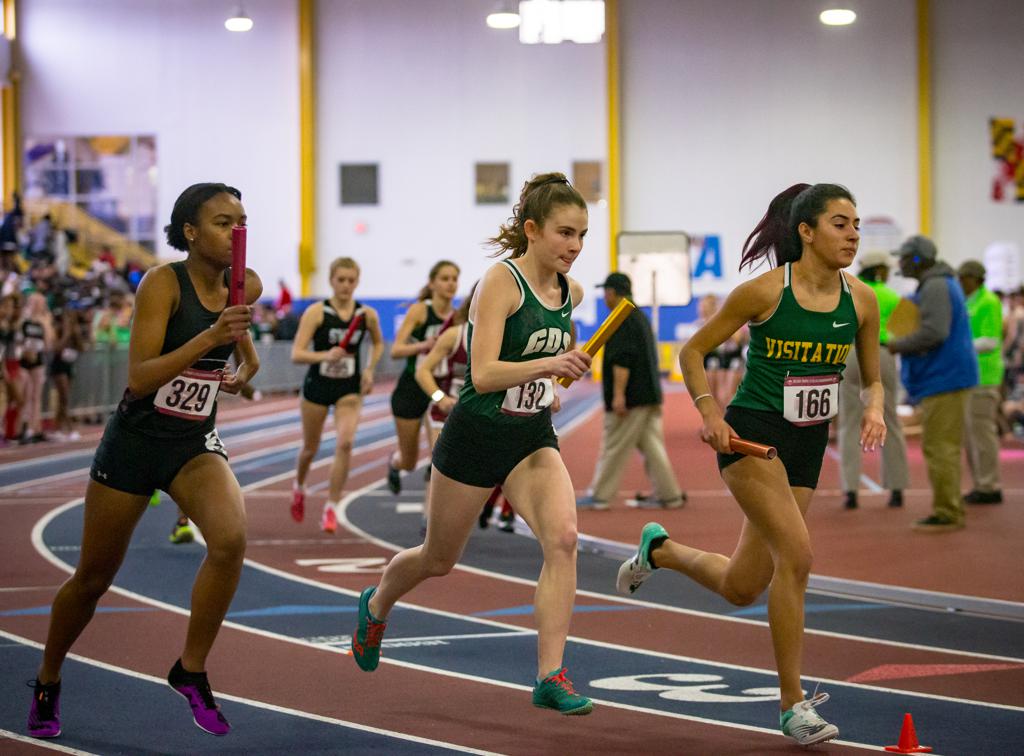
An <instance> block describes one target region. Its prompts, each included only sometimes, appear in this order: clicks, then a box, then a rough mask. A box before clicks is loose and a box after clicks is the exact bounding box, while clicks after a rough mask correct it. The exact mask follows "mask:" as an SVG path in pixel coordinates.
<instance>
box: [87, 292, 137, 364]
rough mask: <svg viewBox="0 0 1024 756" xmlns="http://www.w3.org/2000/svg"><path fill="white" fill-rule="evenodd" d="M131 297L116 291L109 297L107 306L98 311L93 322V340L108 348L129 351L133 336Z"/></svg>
mask: <svg viewBox="0 0 1024 756" xmlns="http://www.w3.org/2000/svg"><path fill="white" fill-rule="evenodd" d="M131 299H132V298H131V295H130V294H126V293H125V292H123V291H121V290H118V289H115V290H113V291H111V292H110V294H109V296H108V297H107V306H106V307H105V308H103V309H102V310H98V311H97V312H96V314H95V316H94V317H93V321H92V340H93V342H94V343H95V344H97V345H106V346H107V347H108V348H111V349H113V348H118V349H127V348H128V340H129V338H130V336H131V325H132V301H131Z"/></svg>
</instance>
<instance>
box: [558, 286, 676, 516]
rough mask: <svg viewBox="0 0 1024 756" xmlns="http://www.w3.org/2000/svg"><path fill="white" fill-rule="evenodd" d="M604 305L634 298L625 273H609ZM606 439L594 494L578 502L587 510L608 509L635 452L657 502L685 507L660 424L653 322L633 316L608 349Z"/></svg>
mask: <svg viewBox="0 0 1024 756" xmlns="http://www.w3.org/2000/svg"><path fill="white" fill-rule="evenodd" d="M600 286H601V287H603V288H604V302H605V304H606V305H607V306H608V309H609V310H613V309H615V307H617V306H618V304H619V302H621V301H622V300H623V299H628V298H630V297H632V296H633V283H632V281H630V279H629V276H627V275H626V274H625V273H609V274H608V277H607V278H606V279H605V281H604V283H602V284H600ZM602 382H603V384H604V408H605V415H604V437H603V439H602V443H601V454H600V457H599V458H598V461H597V469H596V470H595V471H594V479H593V480H592V481H591V483H590V494H589V495H588V496H586V497H584V498H581V499H579V500H577V502H576V506H577V507H580V508H584V509H607V508H608V506H609V502H610V501H611V500H612V499H614V498H615V495H616V493H617V492H618V490H619V481H620V480H621V479H622V473H623V471H624V470H625V467H626V463H627V462H628V461H629V457H630V453H631V452H632V451H633V450H634V449H637V450H639V451H640V453H641V454H642V455H643V458H644V467H645V468H646V470H647V474H648V475H649V476H650V477H651V481H652V483H653V484H654V501H655V502H656V503H657V505H658V506H660V507H663V508H665V509H677V508H679V507H681V506H683V503H684V502H685V500H686V495H685V494H684V493H683V492H682V490H681V489H680V488H679V482H678V481H677V480H676V476H675V473H674V472H673V471H672V465H671V464H670V463H669V461H668V454H667V453H666V452H665V431H664V429H663V427H662V423H661V404H662V401H663V399H662V393H661V376H660V373H659V371H658V354H657V347H656V346H655V343H654V332H653V331H652V329H651V322H650V321H649V320H648V319H647V316H646V315H644V313H643V312H642V311H641V310H640V309H639V308H637V309H635V310H633V311H632V312H631V313H630V314H629V317H627V318H626V319H625V320H624V321H623V323H622V325H621V326H619V329H618V330H617V331H616V332H615V333H614V334H612V337H611V338H610V339H608V343H607V344H605V347H604V363H603V368H602Z"/></svg>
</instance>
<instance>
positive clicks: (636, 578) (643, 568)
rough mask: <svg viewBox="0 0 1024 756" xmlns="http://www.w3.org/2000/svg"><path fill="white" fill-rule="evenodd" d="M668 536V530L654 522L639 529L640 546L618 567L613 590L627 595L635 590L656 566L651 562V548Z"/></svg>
mask: <svg viewBox="0 0 1024 756" xmlns="http://www.w3.org/2000/svg"><path fill="white" fill-rule="evenodd" d="M666 538H668V531H667V530H665V528H664V527H662V526H661V525H659V524H658V523H656V522H649V523H647V524H646V525H644V529H643V530H641V531H640V546H639V547H638V548H637V550H636V554H634V555H633V557H632V558H631V559H627V560H626V561H625V562H623V563H622V566H621V567H619V575H618V577H617V578H616V579H615V590H617V591H618V592H619V593H621V594H623V595H625V596H628V595H629V594H631V593H634V592H636V589H637V588H639V587H640V586H641V585H642V584H643V582H644V581H645V580H646V579H647V578H649V577H650V576H651V575H652V574H653V573H654V570H656V569H657V568H656V567H655V566H654V565H653V564H651V549H653V548H654V547H655V546H656V545H657V543H655V542H656V541H658V542H660V541H664V540H665V539H666Z"/></svg>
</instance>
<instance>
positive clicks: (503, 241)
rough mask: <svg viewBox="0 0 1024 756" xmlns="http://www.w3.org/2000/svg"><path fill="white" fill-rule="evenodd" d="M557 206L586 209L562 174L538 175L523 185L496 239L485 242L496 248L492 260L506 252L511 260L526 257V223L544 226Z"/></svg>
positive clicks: (580, 196)
mask: <svg viewBox="0 0 1024 756" xmlns="http://www.w3.org/2000/svg"><path fill="white" fill-rule="evenodd" d="M560 205H575V206H576V207H581V208H583V209H584V210H586V209H587V202H586V200H584V199H583V195H581V194H580V193H579V192H578V191H576V190H575V189H574V188H573V186H572V184H570V183H569V179H567V178H566V177H565V174H564V173H538V174H537V175H536V176H534V177H533V178H531V179H530V180H529V181H527V182H526V183H525V184H523V191H522V192H520V194H519V203H518V204H517V205H516V206H515V207H514V208H512V217H511V218H509V219H508V221H507V222H506V223H505V224H504V225H503V226H502V227H501V228H500V229H499V230H498V235H497V236H495V237H493V238H491V239H488V240H487V243H488V244H489V245H490V246H492V247H497V248H498V251H497V252H495V253H494V254H493V255H492V257H497V256H498V255H501V254H504V253H505V252H511V253H512V254H511V255H509V257H510V258H515V257H522V256H523V255H525V254H526V248H527V246H528V244H529V240H528V239H527V238H526V232H525V231H524V230H523V226H524V225H525V224H526V221H528V220H532V221H533V222H534V223H536V224H537V225H538V226H540V227H543V226H544V221H546V220H547V219H548V216H549V215H551V211H552V210H553V209H554V208H556V207H558V206H560Z"/></svg>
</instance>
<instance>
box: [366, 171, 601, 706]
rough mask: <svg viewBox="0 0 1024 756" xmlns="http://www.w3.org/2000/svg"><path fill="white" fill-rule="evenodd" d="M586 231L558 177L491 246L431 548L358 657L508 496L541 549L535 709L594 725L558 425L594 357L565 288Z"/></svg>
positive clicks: (583, 213) (577, 201)
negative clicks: (558, 387) (560, 403)
mask: <svg viewBox="0 0 1024 756" xmlns="http://www.w3.org/2000/svg"><path fill="white" fill-rule="evenodd" d="M586 232H587V206H586V202H585V201H584V200H583V198H582V197H581V196H580V194H579V193H578V192H577V191H576V190H575V189H573V188H572V187H571V186H570V185H569V183H568V182H567V181H566V179H565V176H563V175H562V174H560V173H549V174H543V175H539V176H535V177H534V178H533V179H532V180H530V181H529V182H527V184H526V186H525V187H524V188H523V191H522V194H521V195H520V198H519V204H518V205H517V206H516V207H515V209H514V211H513V216H512V218H511V219H510V220H509V222H508V224H507V225H505V226H503V227H502V229H501V231H500V232H499V234H498V236H497V237H495V238H494V239H493V240H492V242H493V243H494V245H495V246H497V247H499V248H500V249H501V250H504V251H508V252H511V253H512V254H511V256H510V257H509V258H508V259H506V260H503V261H502V262H500V263H498V264H497V265H494V266H493V267H491V268H490V270H488V271H487V273H486V274H485V275H484V277H483V279H482V280H481V282H480V285H479V286H478V287H477V292H476V294H475V296H474V297H473V300H472V303H471V305H470V313H469V324H470V334H469V338H470V356H469V363H468V365H467V370H466V382H465V385H464V386H463V388H462V391H461V392H460V394H459V401H458V402H457V403H456V404H455V406H454V407H453V409H452V412H451V414H450V415H449V417H448V420H447V421H446V422H445V425H444V429H443V430H442V431H441V436H440V438H438V441H437V444H436V446H435V448H434V456H433V473H432V474H431V479H430V492H429V495H428V499H429V500H430V501H431V502H432V505H431V506H430V515H429V517H430V520H429V523H428V526H427V537H426V542H425V543H424V544H423V545H422V546H417V547H416V548H413V549H406V550H405V551H403V552H401V553H400V554H398V555H396V556H395V558H394V559H392V560H391V562H390V564H388V566H387V569H386V570H385V571H384V575H383V577H382V578H381V582H380V585H379V586H377V587H371V588H367V589H366V590H365V591H363V594H362V596H360V600H359V620H358V625H357V628H356V632H355V633H354V634H353V638H352V656H353V658H354V659H355V661H356V663H357V664H358V665H359V667H360V668H361V669H363V670H365V671H372V670H373V669H376V667H377V663H378V659H379V655H380V642H381V637H382V634H383V632H384V626H385V621H386V618H387V616H388V613H389V612H390V611H391V607H393V606H394V605H395V603H396V602H397V601H398V600H399V599H401V598H402V596H404V595H406V594H407V593H409V592H410V591H411V590H412V589H413V588H415V587H416V586H417V585H419V584H420V583H421V582H423V581H424V580H426V579H427V578H430V577H437V576H441V575H446V574H447V573H448V572H450V571H451V569H452V567H454V566H455V563H456V562H457V561H458V559H459V556H460V555H461V554H462V550H463V548H464V547H465V544H466V540H467V539H468V538H469V534H470V532H471V531H472V529H473V525H474V523H476V520H477V515H478V514H479V512H480V507H481V506H482V505H483V503H484V501H486V499H487V497H488V496H489V494H490V493H491V490H492V489H493V488H494V486H495V485H497V484H499V483H501V484H503V488H504V490H505V492H506V493H507V494H508V497H509V499H510V500H512V501H514V502H515V506H516V510H517V512H518V514H519V515H520V516H521V517H522V518H523V519H524V520H525V521H526V523H527V524H528V525H529V526H530V528H531V530H533V532H534V534H535V535H536V536H537V540H538V542H539V543H540V546H541V550H542V551H543V554H544V566H543V568H542V569H541V572H540V578H539V579H538V581H537V591H536V594H535V598H534V616H535V617H536V621H537V632H538V640H537V656H538V666H537V670H538V671H537V678H536V681H535V685H534V691H533V704H534V705H535V706H538V707H542V708H550V709H555V710H556V711H559V712H561V713H562V714H588V713H590V710H591V708H592V704H591V702H590V699H588V698H586V697H585V696H581V695H579V694H578V693H576V692H575V691H574V690H573V687H572V683H571V682H570V681H569V680H568V679H567V677H566V675H565V672H566V670H565V669H563V668H562V654H563V651H564V649H565V639H566V636H567V635H568V633H569V623H570V620H571V618H572V608H573V601H574V598H575V595H576V539H577V536H576V498H575V493H574V491H573V485H572V481H571V480H570V479H569V474H568V472H567V471H566V469H565V464H564V463H563V462H562V457H561V456H560V455H559V453H558V440H557V438H556V436H555V434H554V429H553V428H552V425H551V411H552V409H554V408H555V406H554V405H557V399H556V398H555V396H554V392H553V381H552V377H566V378H572V379H577V378H579V377H581V376H582V375H583V374H584V373H585V372H586V371H587V369H588V368H589V367H590V357H589V356H588V355H587V354H586V353H585V352H582V351H580V350H578V349H575V348H573V344H572V324H571V319H570V318H571V315H572V310H573V308H574V307H576V306H577V305H578V304H579V303H580V301H581V300H582V299H583V288H582V287H581V286H580V284H578V283H577V282H576V281H572V280H571V279H569V278H568V277H567V275H566V274H567V273H568V272H569V269H570V268H571V267H572V264H573V262H574V261H575V260H576V258H577V256H578V255H579V254H580V250H581V249H582V247H583V237H584V236H585V234H586Z"/></svg>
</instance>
